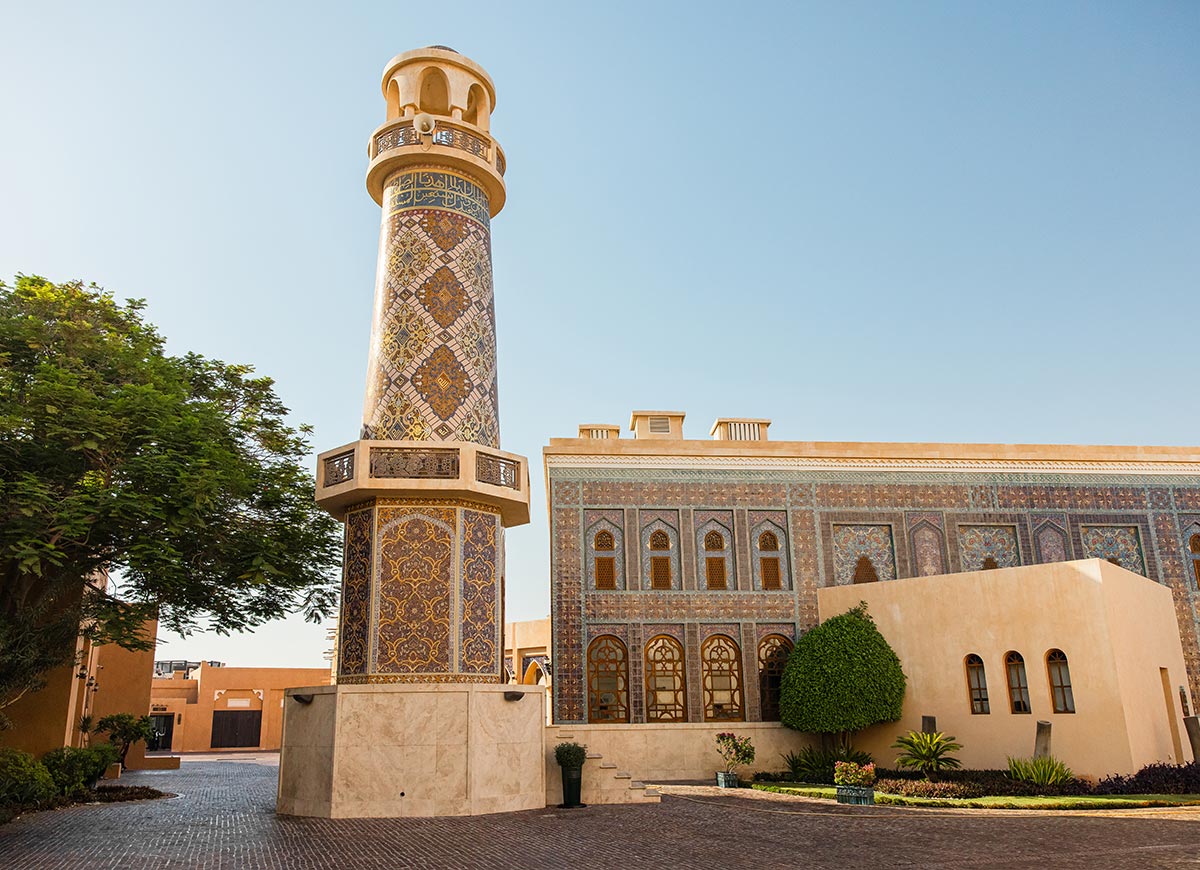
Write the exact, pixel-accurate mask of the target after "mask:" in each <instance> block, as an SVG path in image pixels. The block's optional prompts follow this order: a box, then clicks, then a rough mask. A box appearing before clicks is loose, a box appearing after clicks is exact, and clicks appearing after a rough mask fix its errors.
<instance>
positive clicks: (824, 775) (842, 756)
mask: <svg viewBox="0 0 1200 870" xmlns="http://www.w3.org/2000/svg"><path fill="white" fill-rule="evenodd" d="M783 760H784V761H785V762H786V763H787V766H788V775H789V776H790V777H791V779H792V782H813V783H824V784H826V785H832V784H833V767H834V765H835V764H837V762H839V761H853V762H854V763H855V764H870V763H872V761H874V759H873V758H871V754H870V753H868V752H860V751H859V750H857V749H854V748H849V749H847V748H844V747H835V748H832V749H825V748H820V747H816V746H805V747H804V748H803V749H801V750H800V751H799V752H789V753H787V754H786V755H784V756H783Z"/></svg>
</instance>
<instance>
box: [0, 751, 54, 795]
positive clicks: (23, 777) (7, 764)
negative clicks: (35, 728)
mask: <svg viewBox="0 0 1200 870" xmlns="http://www.w3.org/2000/svg"><path fill="white" fill-rule="evenodd" d="M57 791H58V790H57V789H56V788H55V786H54V780H53V779H51V778H50V773H49V771H47V770H46V767H45V765H43V764H42V763H41V762H40V761H38V760H37V759H36V758H34V757H33V756H32V755H30V754H29V753H28V752H21V751H20V750H18V749H0V806H4V805H36V804H40V803H43V802H45V801H48V800H50V799H51V798H52V797H54V795H55V794H56V793H57Z"/></svg>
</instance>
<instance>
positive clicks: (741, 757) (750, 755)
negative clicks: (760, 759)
mask: <svg viewBox="0 0 1200 870" xmlns="http://www.w3.org/2000/svg"><path fill="white" fill-rule="evenodd" d="M717 752H719V753H720V754H721V760H722V761H724V762H725V772H726V773H733V769H734V768H735V767H737V766H738V765H740V764H749V763H750V762H752V761H753V760H754V745H753V744H752V743H751V742H750V738H749V737H738V736H737V735H736V734H732V733H730V732H728V731H725V732H722V733H721V734H718V735H717Z"/></svg>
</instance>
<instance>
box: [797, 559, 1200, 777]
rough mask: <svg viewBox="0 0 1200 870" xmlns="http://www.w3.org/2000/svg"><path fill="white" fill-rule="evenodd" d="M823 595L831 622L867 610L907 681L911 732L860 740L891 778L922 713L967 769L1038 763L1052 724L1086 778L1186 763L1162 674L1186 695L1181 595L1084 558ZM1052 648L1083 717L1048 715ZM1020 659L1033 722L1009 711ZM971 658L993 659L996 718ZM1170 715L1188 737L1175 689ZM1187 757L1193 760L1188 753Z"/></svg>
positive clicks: (990, 675)
mask: <svg viewBox="0 0 1200 870" xmlns="http://www.w3.org/2000/svg"><path fill="white" fill-rule="evenodd" d="M817 596H818V607H819V611H820V618H821V620H822V621H824V620H826V619H828V618H829V617H831V616H834V615H836V614H838V613H842V612H844V611H846V610H849V609H850V608H852V607H854V606H855V605H856V604H857V603H858V602H859V601H860V600H862V601H866V602H867V605H868V609H869V611H870V613H871V615H872V617H873V618H874V619H875V622H876V624H877V625H878V626H879V630H880V631H881V632H882V633H883V635H884V637H886V638H887V639H888V642H889V643H890V644H891V645H892V647H893V648H894V649H895V650H896V654H897V655H898V656H899V657H900V661H901V664H902V665H903V667H904V671H905V673H906V675H907V676H908V691H907V693H906V695H905V700H904V714H903V718H902V719H901V721H900V722H897V723H890V724H885V725H878V726H875V727H873V728H870V729H867V730H866V731H864V732H863V733H861V734H860V735H858V738H857V739H856V745H858V746H860V747H861V748H863V749H866V750H867V751H869V752H871V753H872V754H873V755H874V756H875V758H876V760H877V761H878V762H879V763H881V764H883V765H885V766H892V765H893V764H894V762H895V756H896V751H895V750H894V749H892V748H891V744H892V742H893V741H894V740H895V738H896V736H897V735H898V734H901V733H903V732H905V731H907V730H908V729H914V730H919V729H920V727H921V717H922V716H923V715H931V716H936V717H937V724H938V728H939V730H942V731H945V732H947V733H950V734H953V735H954V736H955V737H957V738H958V741H959V742H960V743H962V744H963V749H962V751H961V752H960V753H959V758H960V759H961V760H962V762H963V764H964V766H968V767H975V768H1002V767H1005V766H1006V763H1007V761H1006V760H1007V757H1008V756H1023V757H1027V756H1030V755H1032V754H1033V745H1034V736H1035V732H1036V723H1037V721H1038V720H1039V719H1040V720H1045V721H1049V722H1050V723H1051V724H1052V727H1053V732H1052V752H1053V754H1054V755H1055V756H1057V757H1058V758H1061V759H1062V760H1063V761H1064V762H1066V763H1067V764H1068V765H1070V766H1071V768H1072V769H1074V770H1075V772H1076V773H1078V774H1082V775H1089V776H1104V775H1106V774H1110V773H1128V772H1131V771H1134V770H1136V769H1138V768H1139V767H1141V766H1142V765H1143V764H1146V763H1147V762H1149V761H1154V760H1162V761H1173V760H1175V759H1176V751H1175V747H1174V746H1173V745H1172V742H1171V739H1170V727H1169V719H1168V714H1167V709H1166V705H1165V701H1164V698H1163V691H1162V683H1161V680H1160V677H1159V670H1158V669H1159V668H1160V667H1162V668H1166V669H1167V671H1168V673H1169V674H1170V679H1171V681H1172V682H1171V685H1172V686H1173V687H1177V686H1178V685H1179V684H1181V683H1183V682H1184V681H1185V678H1184V664H1183V652H1182V650H1181V648H1180V644H1179V633H1178V627H1177V622H1176V618H1175V612H1174V605H1173V602H1172V597H1171V592H1170V590H1169V589H1167V588H1166V587H1164V586H1160V585H1159V584H1157V583H1154V582H1153V581H1151V580H1147V579H1146V578H1144V577H1139V576H1138V575H1136V574H1132V573H1130V572H1128V571H1126V570H1124V569H1122V568H1119V567H1117V566H1115V565H1111V564H1109V563H1107V562H1102V561H1101V560H1098V559H1088V560H1080V561H1074V562H1061V563H1057V564H1049V565H1037V566H1029V567H1023V568H1006V569H1000V570H992V571H979V572H972V573H964V574H951V575H943V576H938V577H914V578H908V579H902V580H893V581H890V582H887V583H870V584H863V585H856V586H841V587H829V588H825V589H821V590H819V591H818V593H817ZM1056 648H1057V649H1060V650H1062V651H1063V652H1064V653H1066V655H1067V659H1068V661H1069V663H1070V671H1071V682H1072V688H1073V691H1074V696H1075V710H1076V712H1075V713H1073V714H1067V713H1054V712H1052V711H1053V705H1052V701H1051V696H1050V686H1049V681H1048V678H1047V674H1046V666H1045V656H1046V654H1047V652H1048V651H1049V650H1051V649H1056ZM1010 650H1016V651H1017V652H1020V653H1021V654H1022V656H1024V658H1025V668H1026V673H1027V678H1028V682H1029V695H1030V704H1031V707H1032V713H1031V714H1014V713H1011V712H1010V708H1009V705H1008V695H1007V683H1006V680H1005V668H1004V656H1005V655H1006V654H1007V653H1008V651H1010ZM970 653H975V654H977V655H979V656H980V657H981V658H982V659H983V661H984V665H985V668H986V674H987V684H988V694H989V699H990V702H991V713H990V714H988V715H973V714H972V713H971V708H970V699H969V696H968V693H967V685H966V672H965V664H964V659H965V657H966V656H967V655H968V654H970ZM1172 715H1174V716H1175V717H1176V719H1177V720H1179V728H1180V731H1182V721H1181V720H1182V715H1183V711H1182V709H1181V708H1180V707H1179V701H1178V693H1177V690H1176V691H1175V693H1174V702H1173V709H1172ZM1184 756H1185V759H1188V760H1190V753H1189V752H1188V751H1187V750H1186V749H1184Z"/></svg>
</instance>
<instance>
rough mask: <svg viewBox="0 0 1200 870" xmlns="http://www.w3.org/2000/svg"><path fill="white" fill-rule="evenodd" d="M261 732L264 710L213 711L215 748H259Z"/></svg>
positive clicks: (213, 744)
mask: <svg viewBox="0 0 1200 870" xmlns="http://www.w3.org/2000/svg"><path fill="white" fill-rule="evenodd" d="M261 733H262V710H215V711H213V721H212V748H213V749H233V748H235V747H241V748H247V747H248V748H250V749H257V748H258V744H259V735H260V734H261Z"/></svg>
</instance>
